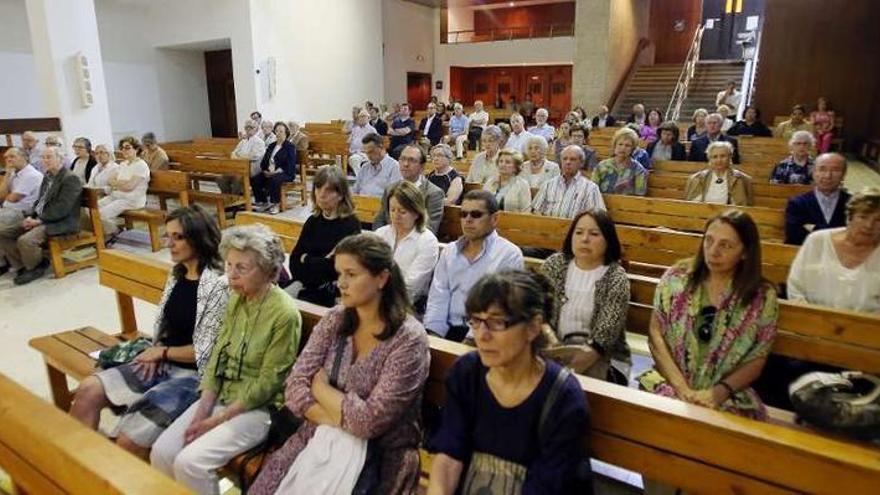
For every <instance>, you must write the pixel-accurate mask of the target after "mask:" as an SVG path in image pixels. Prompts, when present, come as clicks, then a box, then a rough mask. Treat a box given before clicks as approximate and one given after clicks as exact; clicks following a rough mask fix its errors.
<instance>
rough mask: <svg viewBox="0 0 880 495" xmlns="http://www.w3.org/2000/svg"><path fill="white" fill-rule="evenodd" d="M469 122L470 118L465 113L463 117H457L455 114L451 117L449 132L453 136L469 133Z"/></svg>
mask: <svg viewBox="0 0 880 495" xmlns="http://www.w3.org/2000/svg"><path fill="white" fill-rule="evenodd" d="M469 124H470V120H469V119H468V118H467V117H465V116H464V114H462V115H461V117H456V116H455V114H453V115H452V118H451V119H449V134H450V135H452V136H458V135H461V134H467V131H468V125H469Z"/></svg>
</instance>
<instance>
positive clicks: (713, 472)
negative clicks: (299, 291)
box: [44, 250, 880, 493]
mask: <svg viewBox="0 0 880 495" xmlns="http://www.w3.org/2000/svg"><path fill="white" fill-rule="evenodd" d="M142 261H143V263H144V266H143V271H142V270H141V262H142ZM157 263H158V262H155V261H154V260H146V259H144V258H143V257H140V256H137V255H133V254H128V253H119V252H115V251H114V250H108V251H105V253H104V256H102V260H101V271H102V285H108V286H110V287H111V288H113V289H114V290H116V291H117V294H119V293H120V292H124V295H125V296H126V297H131V296H132V295H134V296H135V297H139V298H141V297H143V298H146V299H148V300H150V301H151V302H155V298H154V296H153V294H155V293H156V292H159V293H161V286H162V285H161V283H157V280H154V279H156V278H164V277H161V276H159V277H157V273H155V272H157V271H161V269H160V267H157ZM164 265H165V266H164V270H165V274H166V275H167V271H168V270H169V269H170V264H167V263H166V264H164ZM117 272H118V273H117ZM142 272H143V273H142ZM105 273H106V274H107V275H110V274H112V275H114V276H116V277H119V279H122V280H124V281H125V283H112V284H107V283H105V280H113V279H111V278H104V277H103V275H104V274H105ZM298 304H299V306H300V311H301V313H302V314H303V329H304V333H308V331H309V330H310V329H311V327H312V326H313V325H314V324H315V322H317V321H318V320H319V319H320V318H321V317H322V316H323V314H324V312H325V311H326V308H321V307H318V306H315V305H309V304H307V303H302V302H299V303H298ZM120 311H121V312H125V313H128V314H130V317H131V318H133V317H134V313H133V311H131V308H123V307H122V306H120ZM429 344H430V348H431V369H430V375H429V378H428V382H427V384H426V388H425V395H424V400H425V401H426V402H428V403H430V404H434V405H438V406H439V405H442V404H443V402H444V400H445V389H444V386H443V383H444V380H445V377H446V374H447V372H448V370H449V369H450V368H451V366H452V364H453V363H454V362H455V360H456V359H457V358H458V357H460V356H461V355H462V354H464V353H466V352H469V351H471V350H472V349H471V348H469V347H467V346H464V345H462V344H458V343H454V342H449V341H445V340H443V339H439V338H435V337H429ZM63 345H67V344H66V343H64V344H63ZM83 345H85V344H83ZM44 356H45V354H44ZM47 362H48V356H47ZM578 379H579V381H580V383H581V386H582V388H583V390H584V393H585V394H586V395H587V398H588V400H589V402H590V407H591V412H592V418H591V426H590V431H589V432H584V441H585V442H587V445H588V446H589V447H590V450H591V455H592V457H593V458H595V459H597V460H601V461H604V462H607V463H611V464H614V465H617V466H620V467H623V468H625V469H630V470H634V471H636V472H640V473H642V474H643V475H645V476H646V477H647V478H650V479H653V480H656V481H659V482H663V483H667V484H671V485H674V486H679V487H681V488H683V489H685V490H688V491H691V492H695V493H700V492H712V493H714V492H719V493H723V492H735V493H803V492H809V493H875V492H877V491H878V490H880V456H878V449H877V448H872V447H870V446H867V445H864V444H859V443H856V442H847V441H841V440H839V439H835V438H829V437H828V436H825V435H822V434H817V433H816V432H813V431H809V430H804V429H802V428H793V427H789V426H784V425H776V424H772V423H762V422H758V421H754V420H750V419H746V418H742V417H739V416H735V415H732V414H728V413H723V412H719V411H713V410H710V409H706V408H703V407H700V406H695V405H691V404H686V403H683V402H680V401H677V400H674V399H669V398H665V397H659V396H655V395H651V394H647V393H645V392H641V391H638V390H635V389H630V388H626V387H621V386H618V385H614V384H611V383H607V382H603V381H599V380H595V379H590V378H584V377H578ZM65 387H66V384H65ZM108 448H109V446H108ZM423 457H424V456H423Z"/></svg>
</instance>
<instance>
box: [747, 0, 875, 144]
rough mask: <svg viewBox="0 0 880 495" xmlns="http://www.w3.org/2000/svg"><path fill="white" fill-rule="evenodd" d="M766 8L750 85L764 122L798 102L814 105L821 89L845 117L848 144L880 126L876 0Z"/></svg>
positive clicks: (789, 1) (774, 0)
mask: <svg viewBox="0 0 880 495" xmlns="http://www.w3.org/2000/svg"><path fill="white" fill-rule="evenodd" d="M842 4H845V7H843V6H842ZM835 5H839V6H840V7H835ZM765 12H766V14H765V15H766V18H765V20H764V30H763V35H762V36H763V39H762V41H761V53H760V59H759V62H758V73H757V80H756V84H755V102H756V104H757V105H758V106H759V107H760V108H761V112H762V113H763V114H764V115H765V121H768V122H772V120H773V117H774V116H776V115H788V113H789V112H790V111H791V106H792V105H793V104H795V103H803V104H806V105H807V109H808V111H809V110H812V109H814V107H815V104H816V99H817V98H818V97H819V96H825V97H827V98H828V99H829V101H830V102H831V104H832V106H833V107H834V109H835V111H836V112H837V114H838V115H840V116H842V117H843V119H844V136H846V137H847V138H848V139H847V142H848V143H849V147H850V148H852V147H854V146H855V145H857V144H858V142H860V141H861V140H862V139H864V138H866V137H868V136H870V135H871V134H872V133H876V132H877V131H878V130H880V114H878V113H877V111H876V109H872V106H873V105H872V98H875V95H876V94H877V91H878V88H880V64H878V63H877V61H878V60H880V29H878V24H877V19H878V18H880V2H877V1H876V0H847V1H846V2H829V1H827V0H770V1H768V2H767V5H766V11H765Z"/></svg>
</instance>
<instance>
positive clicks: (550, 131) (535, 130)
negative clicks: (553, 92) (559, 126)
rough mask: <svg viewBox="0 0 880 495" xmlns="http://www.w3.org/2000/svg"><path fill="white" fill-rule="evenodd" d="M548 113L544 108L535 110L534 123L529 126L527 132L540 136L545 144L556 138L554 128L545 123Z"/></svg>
mask: <svg viewBox="0 0 880 495" xmlns="http://www.w3.org/2000/svg"><path fill="white" fill-rule="evenodd" d="M549 116H550V114H549V113H548V112H547V109H546V108H539V109H538V110H537V111H536V112H535V123H536V125H533V126H532V127H529V132H530V133H531V134H533V135H535V136H541V137H543V138H544V139H545V140H546V141H547V144H550V143H552V142H553V140H554V139H555V138H556V128H555V127H553V126H552V125H550V124H548V123H547V118H548V117H549Z"/></svg>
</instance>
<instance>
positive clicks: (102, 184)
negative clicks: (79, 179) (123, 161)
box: [86, 144, 119, 190]
mask: <svg viewBox="0 0 880 495" xmlns="http://www.w3.org/2000/svg"><path fill="white" fill-rule="evenodd" d="M95 160H97V162H98V163H97V164H96V165H95V168H93V169H92V176H91V177H89V183H88V184H86V185H87V186H88V187H93V188H95V189H101V190H106V188H107V184H108V183H109V182H110V178H111V177H114V176H115V175H116V172H117V170H118V169H119V164H118V163H116V161H115V160H114V159H113V152H112V151H110V147H109V146H107V145H104V144H99V145H97V146H95Z"/></svg>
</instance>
